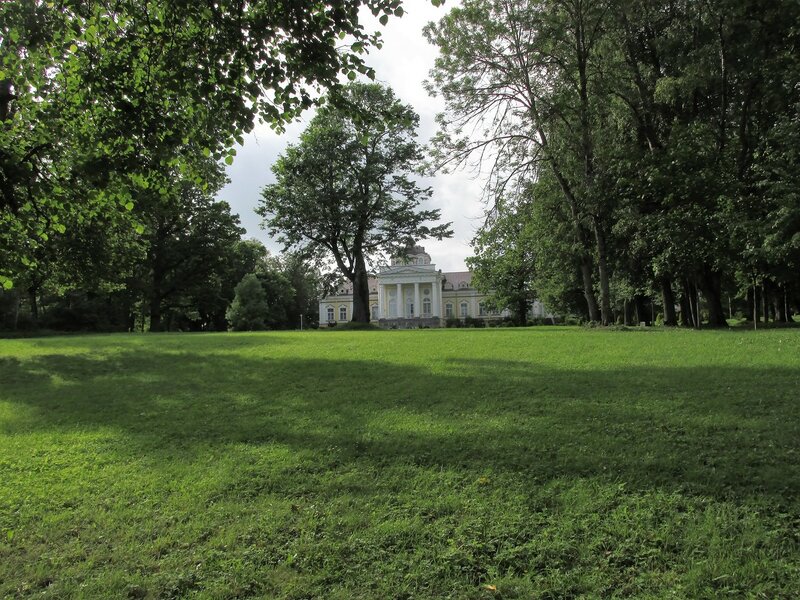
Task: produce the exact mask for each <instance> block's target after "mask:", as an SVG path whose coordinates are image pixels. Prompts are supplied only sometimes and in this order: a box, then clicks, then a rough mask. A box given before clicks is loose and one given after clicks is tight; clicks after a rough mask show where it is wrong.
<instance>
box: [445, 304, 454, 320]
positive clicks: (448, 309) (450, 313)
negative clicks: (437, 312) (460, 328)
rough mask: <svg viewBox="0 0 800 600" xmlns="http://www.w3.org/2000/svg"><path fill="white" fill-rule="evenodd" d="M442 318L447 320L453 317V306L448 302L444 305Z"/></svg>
mask: <svg viewBox="0 0 800 600" xmlns="http://www.w3.org/2000/svg"><path fill="white" fill-rule="evenodd" d="M444 316H445V317H447V318H448V319H451V318H452V317H453V305H452V304H451V303H450V302H448V303H447V304H445V305H444Z"/></svg>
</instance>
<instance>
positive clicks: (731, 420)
mask: <svg viewBox="0 0 800 600" xmlns="http://www.w3.org/2000/svg"><path fill="white" fill-rule="evenodd" d="M241 340H243V341H241V343H242V344H244V345H246V344H247V343H248V341H247V340H248V339H247V337H246V336H245V337H242V338H241ZM236 343H238V342H236ZM236 343H234V344H233V347H235V346H236ZM177 349H178V350H180V348H177ZM228 349H233V348H228V347H227V346H226V348H225V350H228ZM0 380H1V381H3V382H4V385H3V388H2V391H0V400H4V401H10V402H13V403H16V404H19V405H20V410H19V411H18V414H17V415H16V416H15V417H14V418H12V419H10V420H7V421H6V422H5V423H0V432H3V433H10V434H14V433H25V432H38V431H54V432H61V431H63V432H69V431H72V430H74V429H76V428H80V430H81V431H85V430H86V429H87V428H91V427H106V428H112V429H115V430H118V431H121V432H123V433H124V434H125V435H124V436H121V438H120V440H119V441H118V442H117V443H118V445H119V446H120V448H119V449H117V451H118V452H130V453H132V454H154V455H156V456H157V457H158V458H160V459H163V460H191V458H192V457H193V456H194V455H195V454H196V453H199V452H202V451H204V450H205V449H207V448H209V447H210V446H224V445H226V444H247V445H260V444H277V445H283V446H286V447H288V448H290V449H291V450H292V451H294V452H306V453H310V456H312V457H317V458H318V459H319V461H320V465H321V468H338V467H341V466H342V465H347V464H348V463H353V464H355V463H358V465H359V466H362V467H363V466H364V465H365V464H367V465H368V466H373V467H374V468H375V469H383V468H391V467H392V466H393V465H398V464H411V465H419V466H421V467H441V468H448V469H455V470H459V469H460V470H464V471H465V472H473V473H474V472H489V471H502V472H510V473H513V474H514V475H515V476H518V477H519V478H521V479H524V480H526V481H530V482H531V484H532V485H536V484H539V483H544V482H547V481H550V480H553V479H556V478H560V477H601V478H608V479H609V480H613V481H621V482H625V483H626V484H627V485H630V486H632V487H634V488H644V487H655V486H658V487H665V488H669V489H680V490H682V491H684V492H689V493H695V494H701V495H708V496H714V497H717V498H727V499H744V498H753V497H759V496H770V497H772V499H773V500H775V499H777V500H779V501H781V502H782V501H785V502H793V501H794V498H795V497H796V496H797V494H798V493H800V461H798V451H800V418H799V417H800V404H799V403H798V402H797V398H798V397H800V385H799V383H798V382H800V367H798V368H783V369H777V368H775V369H773V368H763V369H754V368H735V369H734V368H723V367H703V368H690V367H680V368H678V367H676V368H657V369H647V370H644V369H642V368H621V369H615V370H574V369H573V370H553V369H548V370H545V369H538V368H536V365H532V364H530V363H522V362H513V361H500V360H496V361H489V360H487V361H480V362H478V361H470V362H468V363H467V362H463V363H461V362H455V363H452V364H450V365H449V366H448V369H447V372H446V374H437V373H432V372H431V371H429V370H428V369H425V368H422V367H419V366H416V367H409V366H402V365H396V364H390V363H380V362H369V361H349V360H318V359H314V360H303V359H298V358H254V357H246V356H241V355H239V354H234V353H232V352H231V353H228V352H221V353H214V352H213V351H209V350H208V348H205V350H204V351H203V352H196V353H195V352H185V351H183V352H180V351H176V352H164V351H163V350H159V351H154V350H153V349H152V348H147V350H146V352H145V351H138V352H137V351H130V350H129V349H128V350H123V351H120V352H119V353H117V354H115V355H110V356H100V355H98V356H96V357H92V356H90V355H75V356H69V355H63V354H58V355H56V354H54V355H46V356H40V357H37V358H34V359H30V360H24V361H20V360H18V359H14V358H6V359H0Z"/></svg>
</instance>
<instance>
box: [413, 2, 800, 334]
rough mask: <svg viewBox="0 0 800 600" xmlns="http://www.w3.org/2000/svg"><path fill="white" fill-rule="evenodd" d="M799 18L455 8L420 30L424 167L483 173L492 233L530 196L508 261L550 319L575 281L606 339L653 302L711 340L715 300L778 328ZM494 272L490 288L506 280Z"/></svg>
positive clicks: (578, 6)
mask: <svg viewBox="0 0 800 600" xmlns="http://www.w3.org/2000/svg"><path fill="white" fill-rule="evenodd" d="M799 11H800V8H798V5H797V3H795V2H790V1H788V0H781V1H778V2H771V3H764V2H761V1H760V0H747V1H745V2H737V1H734V0H713V1H712V2H707V3H687V2H677V3H676V2H660V1H656V2H652V1H651V0H636V1H633V2H616V1H606V0H596V1H595V0H593V1H591V2H578V1H572V0H525V1H523V2H513V3H511V2H506V1H505V0H465V1H464V2H463V3H462V5H461V6H460V7H455V8H453V9H452V10H451V11H450V12H449V14H447V15H446V16H445V17H444V18H443V19H442V20H441V21H440V22H439V23H436V24H432V25H430V26H429V27H428V28H427V30H426V33H427V35H428V38H429V39H430V41H431V42H432V43H434V44H435V45H437V46H438V48H439V50H440V56H439V57H438V58H437V61H436V66H435V68H434V70H433V72H432V74H431V81H430V88H431V90H432V91H434V92H437V93H439V94H441V95H442V96H443V97H444V100H445V110H444V112H443V114H442V115H440V117H439V123H440V126H441V130H440V132H439V133H438V134H437V137H436V138H435V144H434V150H435V157H436V158H437V160H438V163H439V164H440V165H444V166H448V167H449V166H454V165H455V166H463V165H466V164H468V163H469V162H470V161H473V160H475V161H477V162H479V163H482V165H483V168H484V169H488V170H489V171H491V174H492V176H491V179H490V182H489V185H488V186H487V194H488V198H489V200H490V201H491V206H490V209H491V211H493V213H496V214H497V215H498V216H497V218H498V219H502V218H503V217H504V216H505V215H507V216H508V218H513V217H512V216H511V215H512V214H513V208H511V209H510V210H509V207H508V206H505V205H504V204H505V203H507V198H509V197H511V198H517V197H519V196H528V201H529V202H531V203H533V204H534V209H533V210H532V211H529V212H528V213H527V216H524V217H523V216H521V218H525V219H526V220H529V221H531V222H532V225H531V227H532V228H533V229H534V231H535V232H536V233H535V234H534V235H532V236H529V237H528V238H527V240H526V241H524V242H523V241H520V242H519V244H520V245H521V246H523V248H521V249H519V250H517V252H523V251H524V252H528V253H530V254H531V255H532V256H533V257H534V259H533V260H534V261H536V260H537V259H539V257H544V258H545V260H544V262H545V263H547V265H546V266H545V267H544V268H541V269H539V268H537V269H534V270H533V272H534V273H535V276H534V278H533V285H534V287H535V288H536V290H537V292H539V294H541V295H547V296H549V298H548V306H551V307H556V306H559V305H561V306H563V307H564V308H567V306H568V305H572V304H574V298H575V296H574V290H575V281H576V274H577V282H578V285H579V286H580V288H582V290H581V291H582V294H583V300H584V303H585V306H584V308H583V310H580V311H579V312H581V313H584V314H586V315H587V316H588V318H589V319H590V320H592V321H600V322H602V323H603V324H606V325H607V324H609V323H612V322H614V320H615V318H620V317H622V320H623V321H625V320H626V318H627V317H625V316H622V315H621V314H620V313H621V312H622V311H625V310H626V309H628V310H630V309H629V307H631V306H633V307H634V308H635V310H636V311H637V312H639V313H641V312H642V311H643V310H644V308H643V307H644V306H645V305H646V304H648V297H649V300H650V301H652V298H653V297H654V296H660V298H658V301H659V303H660V305H661V309H662V312H663V313H664V322H665V324H669V325H676V324H677V323H678V321H679V320H681V321H683V322H684V323H688V324H691V325H693V326H695V327H700V326H701V323H702V322H703V318H701V315H706V317H705V318H706V319H707V324H708V325H711V326H725V325H726V318H725V317H726V316H727V314H726V313H728V312H729V311H730V310H732V308H733V306H730V307H727V308H728V310H727V311H726V310H723V298H725V297H727V298H731V297H733V296H737V295H738V296H739V300H738V303H739V306H738V307H737V308H738V309H742V308H744V309H745V310H746V311H749V312H750V314H753V313H756V316H758V313H760V312H764V314H765V315H770V316H771V317H772V318H773V319H775V320H778V321H784V322H785V321H788V320H789V319H790V316H791V313H792V311H798V310H800V280H798V276H797V274H798V272H800V271H798V269H797V268H796V266H797V264H798V255H797V252H796V249H797V243H796V242H797V239H796V238H797V235H798V232H800V220H798V218H797V215H798V209H797V207H798V197H797V194H796V189H797V185H796V183H797V182H796V173H798V172H800V167H798V154H797V152H796V150H793V149H796V148H797V131H798V127H797V114H798V106H800V85H798V82H800V59H798V54H797V52H796V48H797V44H798V35H799V33H798V30H797V28H796V27H794V25H793V24H794V23H796V22H797V20H798V18H800V12H799ZM542 200H544V201H545V203H546V206H545V207H543V208H542V209H541V210H539V209H538V208H537V207H536V203H537V202H541V201H542ZM559 203H560V206H558V204H559ZM544 214H548V217H549V219H550V222H549V225H548V224H547V223H543V222H541V221H539V218H540V217H541V216H542V215H544ZM526 226H527V225H526ZM520 228H523V225H521V224H520ZM493 236H496V237H497V239H498V242H497V243H498V245H500V242H499V240H500V239H502V233H501V232H500V231H498V232H497V233H496V234H493V233H492V232H491V231H490V230H489V229H487V230H485V231H484V236H483V237H480V236H479V237H478V238H476V240H475V246H476V252H480V251H485V250H487V248H488V247H489V246H487V243H488V244H491V243H492V241H493V240H492V238H493ZM490 254H491V252H490ZM565 259H566V260H565ZM475 260H476V261H480V260H481V259H480V256H479V257H478V258H476V259H475ZM476 264H477V263H476ZM492 264H494V265H496V268H495V271H496V278H497V279H498V280H501V279H502V273H503V270H504V269H505V268H506V265H505V264H504V263H502V262H497V261H493V263H492ZM748 290H749V291H748ZM746 294H751V295H752V296H754V297H751V298H747V297H746ZM595 296H596V297H597V298H599V310H598V303H597V302H596V300H595ZM732 304H733V302H731V305H732ZM676 305H679V306H680V313H681V314H680V319H679V318H678V316H677V315H676V311H675V307H676ZM569 312H572V311H569Z"/></svg>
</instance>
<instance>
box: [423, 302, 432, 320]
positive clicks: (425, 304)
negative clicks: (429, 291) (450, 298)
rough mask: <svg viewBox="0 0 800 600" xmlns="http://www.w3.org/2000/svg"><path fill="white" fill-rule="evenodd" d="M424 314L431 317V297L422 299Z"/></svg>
mask: <svg viewBox="0 0 800 600" xmlns="http://www.w3.org/2000/svg"><path fill="white" fill-rule="evenodd" d="M422 316H423V317H430V316H431V299H430V298H423V299H422Z"/></svg>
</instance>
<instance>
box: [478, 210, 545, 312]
mask: <svg viewBox="0 0 800 600" xmlns="http://www.w3.org/2000/svg"><path fill="white" fill-rule="evenodd" d="M529 210H530V206H528V205H526V203H525V202H524V200H523V201H521V202H520V203H517V204H512V203H507V204H503V205H498V206H497V208H496V210H495V212H494V213H492V214H490V215H489V217H488V218H487V222H486V223H485V224H484V225H483V227H481V229H480V230H479V231H478V233H477V234H476V236H475V238H474V239H473V240H472V247H473V249H474V251H475V256H474V257H470V258H468V259H467V266H468V267H469V268H470V270H471V271H472V285H473V286H474V287H475V288H476V289H478V290H480V291H481V292H483V293H484V294H489V297H488V298H487V305H490V306H491V307H493V308H497V309H503V308H505V307H507V306H508V307H511V309H512V311H513V314H514V321H515V322H516V323H517V324H519V325H524V324H525V320H526V319H527V318H528V311H529V310H530V307H531V305H532V303H533V300H534V299H535V297H536V292H535V290H534V289H533V282H534V279H535V268H536V260H535V257H534V256H533V254H532V252H533V249H534V244H533V242H532V240H531V239H530V237H529V236H530V235H531V233H532V228H531V226H530V224H531V221H530V219H529V218H528V217H527V215H526V214H525V213H526V212H527V211H529Z"/></svg>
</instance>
